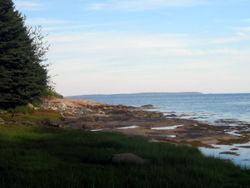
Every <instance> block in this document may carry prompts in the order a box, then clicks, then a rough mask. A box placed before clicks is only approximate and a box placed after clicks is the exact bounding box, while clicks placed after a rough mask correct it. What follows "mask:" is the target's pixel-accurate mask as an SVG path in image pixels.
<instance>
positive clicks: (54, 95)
mask: <svg viewBox="0 0 250 188" xmlns="http://www.w3.org/2000/svg"><path fill="white" fill-rule="evenodd" d="M43 97H44V98H60V99H62V98H63V95H61V94H59V93H57V92H56V91H54V90H52V89H49V88H47V89H44V90H43V92H42V98H43Z"/></svg>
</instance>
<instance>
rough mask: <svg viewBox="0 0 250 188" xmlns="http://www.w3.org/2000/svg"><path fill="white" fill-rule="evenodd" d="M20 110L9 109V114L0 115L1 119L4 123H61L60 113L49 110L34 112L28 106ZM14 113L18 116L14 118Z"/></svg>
mask: <svg viewBox="0 0 250 188" xmlns="http://www.w3.org/2000/svg"><path fill="white" fill-rule="evenodd" d="M18 109H19V107H17V108H16V109H13V111H12V110H11V109H9V110H8V111H7V113H3V114H0V118H2V119H3V120H4V121H11V122H19V121H29V122H33V123H38V122H41V121H45V120H48V119H49V120H51V121H60V119H59V117H60V114H59V113H58V111H54V110H47V109H39V110H33V109H31V108H29V107H27V106H25V108H21V110H18ZM26 110H27V111H26ZM13 113H15V114H16V116H14V117H13V116H12V114H13Z"/></svg>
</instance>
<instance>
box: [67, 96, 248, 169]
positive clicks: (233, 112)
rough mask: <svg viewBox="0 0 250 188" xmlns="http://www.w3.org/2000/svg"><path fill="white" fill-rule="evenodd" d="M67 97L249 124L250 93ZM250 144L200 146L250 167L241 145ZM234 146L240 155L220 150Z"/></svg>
mask: <svg viewBox="0 0 250 188" xmlns="http://www.w3.org/2000/svg"><path fill="white" fill-rule="evenodd" d="M67 98H72V99H77V98H80V99H84V100H91V101H94V102H102V103H107V104H111V105H118V104H123V105H126V106H135V107H140V106H142V105H148V104H151V105H153V106H154V107H155V109H152V110H154V111H160V112H163V113H164V114H165V115H175V116H176V117H177V118H185V119H193V120H197V121H200V122H204V123H208V124H211V125H214V126H223V125H229V126H241V125H245V124H250V94H199V93H183V94H181V93H179V94H178V93H175V94H171V93H139V94H114V95H81V96H70V97H67ZM249 145H250V143H246V144H241V145H240V144H234V145H231V146H227V145H220V149H208V148H200V150H201V151H202V152H203V153H204V154H205V155H209V156H215V157H220V158H224V159H230V160H232V161H233V162H234V163H235V164H237V165H241V166H242V167H247V168H250V149H246V148H239V146H249ZM235 147H237V148H239V150H238V151H237V153H238V154H240V155H239V156H233V155H220V154H219V153H220V152H223V151H230V150H231V149H232V148H235Z"/></svg>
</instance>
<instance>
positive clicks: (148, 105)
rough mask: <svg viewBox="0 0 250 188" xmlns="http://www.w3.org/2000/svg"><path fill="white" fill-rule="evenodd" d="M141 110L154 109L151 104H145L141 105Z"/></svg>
mask: <svg viewBox="0 0 250 188" xmlns="http://www.w3.org/2000/svg"><path fill="white" fill-rule="evenodd" d="M141 107H142V108H145V109H153V108H154V105H152V104H147V105H143V106H141Z"/></svg>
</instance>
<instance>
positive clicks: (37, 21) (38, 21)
mask: <svg viewBox="0 0 250 188" xmlns="http://www.w3.org/2000/svg"><path fill="white" fill-rule="evenodd" d="M26 23H27V24H29V25H55V24H56V25H58V24H65V23H71V22H70V21H66V20H51V19H45V18H33V19H28V20H27V21H26Z"/></svg>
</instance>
